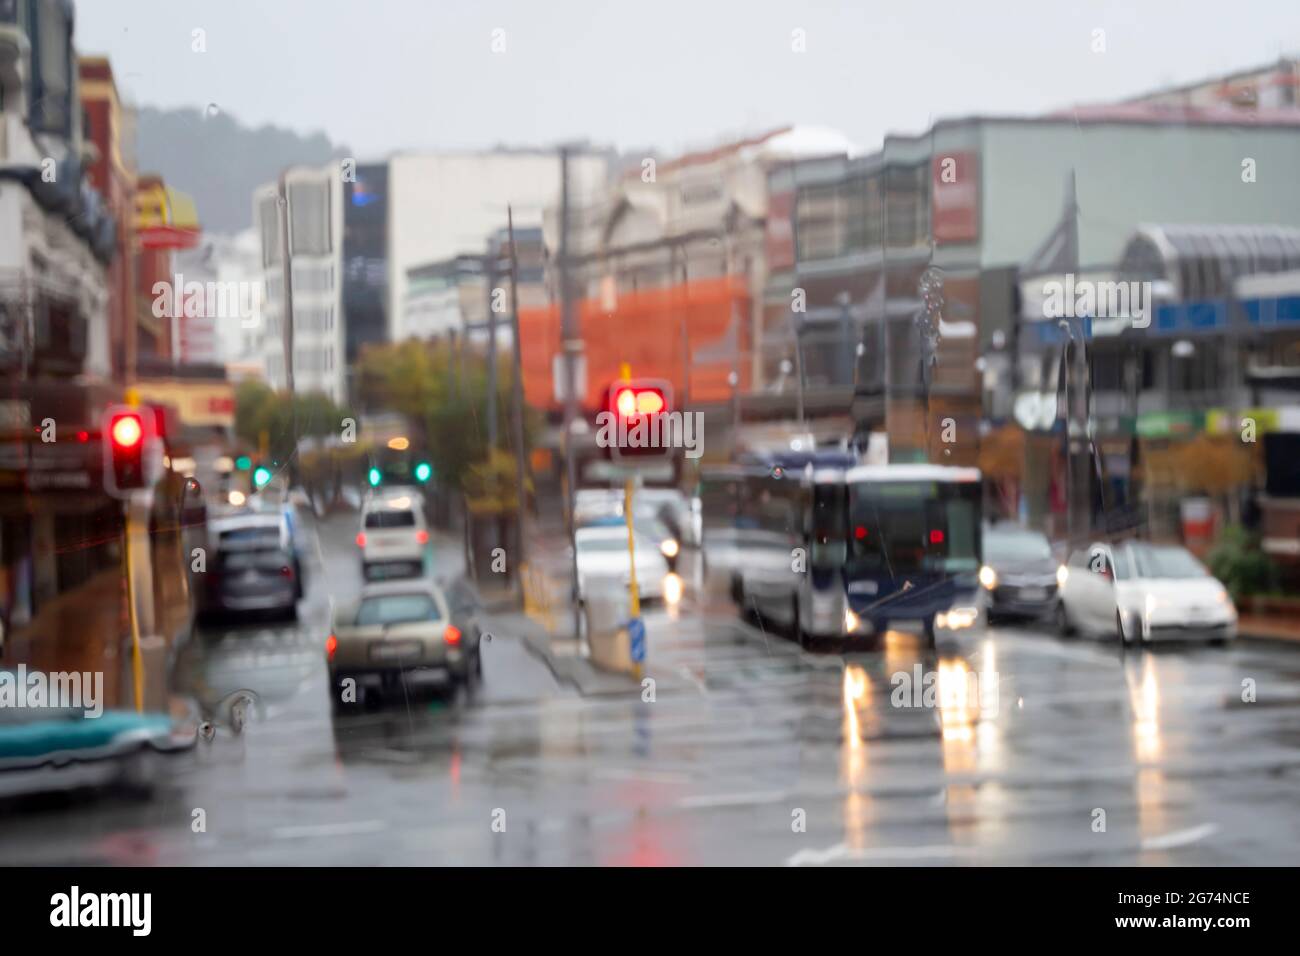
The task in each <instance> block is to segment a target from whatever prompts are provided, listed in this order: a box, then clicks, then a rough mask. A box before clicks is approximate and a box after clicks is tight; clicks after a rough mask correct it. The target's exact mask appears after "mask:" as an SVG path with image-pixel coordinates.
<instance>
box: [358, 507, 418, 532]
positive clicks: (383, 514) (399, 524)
mask: <svg viewBox="0 0 1300 956" xmlns="http://www.w3.org/2000/svg"><path fill="white" fill-rule="evenodd" d="M366 527H367V528H414V527H415V513H414V512H411V511H399V510H397V509H388V510H384V511H372V512H370V513H369V514H368V515H366Z"/></svg>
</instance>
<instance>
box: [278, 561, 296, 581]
mask: <svg viewBox="0 0 1300 956" xmlns="http://www.w3.org/2000/svg"><path fill="white" fill-rule="evenodd" d="M280 574H282V575H283V576H284V577H286V578H291V577H293V568H291V567H289V565H287V564H283V565H281V566H280Z"/></svg>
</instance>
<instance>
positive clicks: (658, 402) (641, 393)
mask: <svg viewBox="0 0 1300 956" xmlns="http://www.w3.org/2000/svg"><path fill="white" fill-rule="evenodd" d="M607 396H608V397H607V399H606V403H605V404H606V411H605V412H604V413H603V414H604V415H606V416H607V418H608V421H609V424H610V426H611V427H610V428H609V429H608V430H607V432H606V431H603V432H600V433H598V434H597V436H596V441H597V444H599V445H601V446H602V447H604V448H605V454H606V457H607V458H609V459H610V460H611V461H615V462H618V461H624V460H627V459H636V460H638V461H641V462H644V463H646V464H650V463H653V461H656V460H658V461H663V460H666V459H669V458H672V457H673V448H672V445H671V443H670V442H669V441H668V440H667V439H668V438H669V437H670V436H669V434H668V433H667V432H666V430H665V429H666V423H667V422H668V419H669V416H670V415H671V414H672V404H673V387H672V385H671V384H670V383H669V382H668V381H666V380H664V379H658V378H630V379H629V378H622V379H616V380H615V381H614V382H612V383H610V386H609V392H608V393H607ZM598 421H599V418H598ZM602 435H603V436H604V439H605V440H603V441H602Z"/></svg>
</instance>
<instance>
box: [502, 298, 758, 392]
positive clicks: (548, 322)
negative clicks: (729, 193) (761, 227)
mask: <svg viewBox="0 0 1300 956" xmlns="http://www.w3.org/2000/svg"><path fill="white" fill-rule="evenodd" d="M574 308H575V309H576V311H577V317H578V326H579V330H580V335H581V338H582V340H583V343H584V348H585V350H584V354H585V355H586V361H587V390H586V395H585V397H584V400H583V403H582V404H583V408H584V410H586V411H588V412H595V411H597V410H598V409H599V407H600V406H601V403H602V402H603V401H604V397H605V395H604V390H605V388H606V387H607V386H608V384H609V383H610V382H611V381H613V380H614V379H616V378H618V377H619V369H620V366H621V364H622V363H623V362H626V363H628V365H630V366H631V369H632V374H633V375H634V376H636V377H638V378H662V379H667V380H668V381H670V382H671V383H672V385H673V391H674V399H675V403H676V404H677V405H678V407H684V406H685V405H687V404H690V405H692V406H695V405H707V404H713V403H720V402H725V401H729V400H730V399H731V396H732V387H731V384H730V383H729V381H728V378H729V376H730V375H731V373H732V371H733V370H734V371H735V372H736V374H737V378H738V387H739V389H740V391H741V392H745V391H748V389H749V387H750V363H749V362H748V361H746V360H745V357H746V356H748V355H749V353H750V341H749V338H750V324H749V322H748V321H747V318H748V316H749V315H750V296H749V290H748V289H747V287H746V282H745V280H744V277H742V276H732V277H725V276H724V277H720V278H714V279H702V280H697V281H694V282H687V283H680V284H678V285H673V286H666V287H662V288H652V289H646V290H641V291H637V292H631V293H626V294H623V295H620V296H619V298H618V301H617V303H616V304H615V305H614V307H613V308H612V309H610V308H608V303H606V302H602V301H601V300H599V299H583V300H582V301H580V302H578V303H575V305H574ZM519 341H520V354H521V359H522V364H523V378H524V398H525V401H526V402H527V403H528V404H529V405H530V406H532V407H533V408H540V409H545V410H546V411H548V412H553V411H559V410H561V409H562V408H563V403H562V402H559V401H557V400H556V398H555V391H556V390H555V384H554V375H555V371H554V370H555V368H556V366H557V365H558V361H559V360H558V356H560V355H561V354H562V350H561V344H560V307H559V306H558V305H551V306H549V307H547V308H544V309H523V310H521V311H520V313H519Z"/></svg>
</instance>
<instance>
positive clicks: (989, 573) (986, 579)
mask: <svg viewBox="0 0 1300 956" xmlns="http://www.w3.org/2000/svg"><path fill="white" fill-rule="evenodd" d="M968 573H969V572H968ZM967 580H969V578H968V579H967ZM980 584H982V585H984V588H985V590H988V591H992V590H993V589H994V588H995V587H997V586H998V573H997V572H996V571H994V570H993V569H992V568H990V567H989V566H988V565H987V564H986V565H984V566H983V567H982V568H980Z"/></svg>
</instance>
